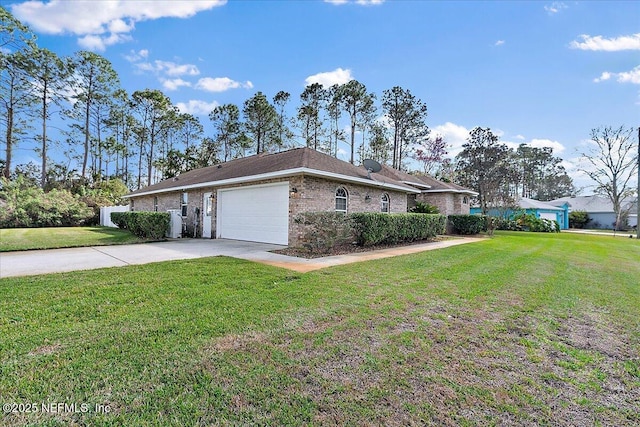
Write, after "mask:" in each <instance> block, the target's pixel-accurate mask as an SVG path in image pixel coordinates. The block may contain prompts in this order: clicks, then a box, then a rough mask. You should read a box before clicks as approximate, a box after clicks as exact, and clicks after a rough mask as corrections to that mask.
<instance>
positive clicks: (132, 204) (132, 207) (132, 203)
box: [131, 199, 135, 212]
mask: <svg viewBox="0 0 640 427" xmlns="http://www.w3.org/2000/svg"><path fill="white" fill-rule="evenodd" d="M134 210H135V200H133V199H131V212H133V211H134Z"/></svg>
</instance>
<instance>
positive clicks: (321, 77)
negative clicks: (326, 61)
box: [304, 68, 353, 87]
mask: <svg viewBox="0 0 640 427" xmlns="http://www.w3.org/2000/svg"><path fill="white" fill-rule="evenodd" d="M351 80H353V76H352V75H351V70H349V69H346V70H343V69H342V68H336V69H335V70H333V71H326V72H324V73H318V74H314V75H312V76H309V77H307V78H306V79H304V81H305V83H306V84H307V86H308V85H310V84H313V83H320V84H321V85H322V86H324V87H331V86H333V85H335V84H339V85H343V84H345V83H348V82H349V81H351Z"/></svg>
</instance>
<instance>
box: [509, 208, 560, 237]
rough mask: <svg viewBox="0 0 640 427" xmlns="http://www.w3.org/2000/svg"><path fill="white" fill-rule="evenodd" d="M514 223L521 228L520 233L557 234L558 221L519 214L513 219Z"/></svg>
mask: <svg viewBox="0 0 640 427" xmlns="http://www.w3.org/2000/svg"><path fill="white" fill-rule="evenodd" d="M513 219H514V221H515V222H516V223H517V224H518V226H520V227H521V229H522V231H533V232H540V233H559V232H560V225H559V224H558V221H552V220H549V219H545V218H538V217H536V216H535V214H532V213H530V214H528V213H524V212H522V213H519V214H517V215H516V216H514V217H513Z"/></svg>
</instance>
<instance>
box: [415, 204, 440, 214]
mask: <svg viewBox="0 0 640 427" xmlns="http://www.w3.org/2000/svg"><path fill="white" fill-rule="evenodd" d="M409 212H411V213H421V214H439V213H440V210H439V209H438V207H437V206H433V205H430V204H429V203H422V202H416V205H415V206H414V207H412V208H411V209H410V211H409Z"/></svg>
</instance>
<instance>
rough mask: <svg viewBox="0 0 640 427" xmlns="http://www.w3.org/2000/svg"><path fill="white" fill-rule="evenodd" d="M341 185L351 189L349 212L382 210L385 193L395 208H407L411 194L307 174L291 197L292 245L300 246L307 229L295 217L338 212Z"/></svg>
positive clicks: (399, 209) (290, 236)
mask: <svg viewBox="0 0 640 427" xmlns="http://www.w3.org/2000/svg"><path fill="white" fill-rule="evenodd" d="M339 187H343V188H344V189H345V190H347V195H348V196H347V212H348V213H353V212H380V211H381V197H382V194H383V193H386V194H387V195H388V196H389V199H390V206H389V210H390V211H391V212H395V213H400V212H406V211H407V195H406V194H405V193H403V192H399V191H395V190H391V189H381V188H375V187H368V186H365V185H359V184H351V183H344V182H340V181H332V180H328V179H324V178H316V177H310V176H305V177H304V179H303V180H302V183H301V184H299V185H298V186H297V187H296V189H297V190H298V192H297V193H294V194H293V196H292V197H290V199H289V246H297V245H298V242H299V241H300V240H301V237H302V235H303V233H304V229H303V226H302V225H301V224H297V223H296V222H295V221H294V220H293V219H294V218H295V217H296V215H298V214H301V213H304V212H334V211H335V209H336V190H337V189H338V188H339ZM367 196H368V197H367Z"/></svg>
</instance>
